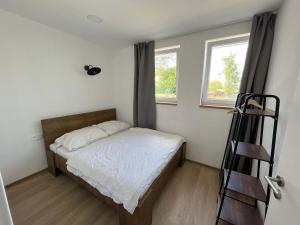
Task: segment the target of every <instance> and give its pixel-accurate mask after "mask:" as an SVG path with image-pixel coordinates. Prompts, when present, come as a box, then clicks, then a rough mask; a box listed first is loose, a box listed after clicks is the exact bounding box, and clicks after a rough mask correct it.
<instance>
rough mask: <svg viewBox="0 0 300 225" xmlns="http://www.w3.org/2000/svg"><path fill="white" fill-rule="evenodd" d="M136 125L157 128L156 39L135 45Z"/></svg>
mask: <svg viewBox="0 0 300 225" xmlns="http://www.w3.org/2000/svg"><path fill="white" fill-rule="evenodd" d="M134 64H135V65H134V101H133V122H134V126H135V127H143V128H150V129H156V103H155V63H154V41H150V42H143V43H138V44H135V45H134Z"/></svg>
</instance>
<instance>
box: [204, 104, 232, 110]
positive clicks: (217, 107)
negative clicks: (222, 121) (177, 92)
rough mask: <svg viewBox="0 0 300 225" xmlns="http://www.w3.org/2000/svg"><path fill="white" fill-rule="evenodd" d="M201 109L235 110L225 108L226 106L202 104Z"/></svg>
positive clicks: (230, 107) (229, 107) (228, 107)
mask: <svg viewBox="0 0 300 225" xmlns="http://www.w3.org/2000/svg"><path fill="white" fill-rule="evenodd" d="M199 107H201V108H213V109H234V106H229V105H227V106H225V105H205V104H200V105H199Z"/></svg>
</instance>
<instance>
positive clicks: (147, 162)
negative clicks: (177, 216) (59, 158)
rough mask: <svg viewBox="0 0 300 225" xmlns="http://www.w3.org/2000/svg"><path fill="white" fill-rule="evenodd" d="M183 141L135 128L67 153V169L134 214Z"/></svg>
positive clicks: (169, 135)
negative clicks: (69, 153) (139, 202)
mask: <svg viewBox="0 0 300 225" xmlns="http://www.w3.org/2000/svg"><path fill="white" fill-rule="evenodd" d="M183 142H184V139H183V138H182V137H180V136H177V135H171V134H166V133H163V132H159V131H154V130H150V129H143V128H131V129H129V130H126V131H123V132H120V133H117V134H114V135H112V136H109V137H106V138H104V139H101V140H99V141H96V142H94V143H92V144H89V145H88V146H85V147H83V148H81V149H79V150H78V151H76V152H74V153H72V154H71V155H67V156H65V157H66V158H67V159H68V160H67V169H68V171H69V172H71V173H73V174H74V175H76V176H79V177H81V178H82V179H83V180H85V181H86V182H87V183H89V184H90V185H91V186H93V187H95V188H96V189H97V190H99V192H100V193H102V194H103V195H105V196H108V197H110V198H112V199H113V200H114V201H115V202H116V203H118V204H120V203H121V204H123V206H124V208H125V209H126V210H127V211H128V212H130V213H133V212H134V210H135V208H136V207H137V205H138V201H139V199H140V197H142V196H143V194H144V193H145V192H146V191H147V190H148V188H149V187H150V185H151V184H152V183H153V181H154V180H155V179H156V177H157V176H158V175H159V174H160V172H161V171H162V170H163V168H164V167H165V166H166V165H167V163H168V162H169V161H170V159H171V158H172V157H173V156H174V155H175V153H176V151H177V149H178V148H179V147H180V146H181V145H182V143H183ZM57 153H58V152H57ZM58 154H60V153H58Z"/></svg>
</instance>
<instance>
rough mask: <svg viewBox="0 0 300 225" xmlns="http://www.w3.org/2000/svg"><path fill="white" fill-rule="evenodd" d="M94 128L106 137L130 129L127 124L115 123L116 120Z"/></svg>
mask: <svg viewBox="0 0 300 225" xmlns="http://www.w3.org/2000/svg"><path fill="white" fill-rule="evenodd" d="M94 126H95V127H98V128H100V129H102V130H104V131H105V132H106V133H107V134H108V135H113V134H115V133H118V132H120V131H123V130H127V129H129V128H130V125H129V124H128V123H125V122H122V121H117V120H111V121H106V122H103V123H99V124H97V125H94Z"/></svg>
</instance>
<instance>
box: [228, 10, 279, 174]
mask: <svg viewBox="0 0 300 225" xmlns="http://www.w3.org/2000/svg"><path fill="white" fill-rule="evenodd" d="M275 21H276V15H275V14H274V13H271V12H267V13H262V14H258V15H255V16H254V18H253V21H252V28H251V34H250V39H249V47H248V52H247V57H246V62H245V68H244V72H243V77H242V81H241V86H240V93H255V94H263V93H264V89H265V84H266V80H267V75H268V69H269V62H270V58H271V52H272V45H273V38H274V29H275ZM236 120H237V118H236V116H235V115H234V116H233V119H232V123H231V128H230V132H229V135H228V140H227V145H226V152H227V153H228V155H227V157H226V164H225V167H228V166H229V165H228V164H229V159H230V157H231V151H230V148H231V144H230V141H231V139H232V137H233V130H234V126H235V125H236V122H237V121H236ZM258 125H259V118H258V117H250V118H248V121H247V122H246V123H245V126H244V127H242V141H245V142H250V143H255V142H256V137H257V130H258ZM234 169H235V170H237V171H240V172H243V173H246V174H250V173H251V169H252V160H250V159H247V158H242V157H237V159H236V161H235V164H234Z"/></svg>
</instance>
